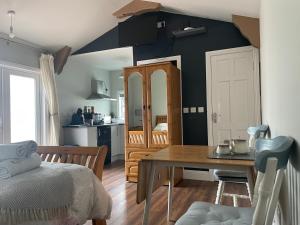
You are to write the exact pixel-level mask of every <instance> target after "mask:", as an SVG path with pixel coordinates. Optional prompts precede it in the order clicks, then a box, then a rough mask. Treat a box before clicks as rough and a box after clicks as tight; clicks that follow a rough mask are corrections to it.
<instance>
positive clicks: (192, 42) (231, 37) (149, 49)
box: [74, 12, 249, 144]
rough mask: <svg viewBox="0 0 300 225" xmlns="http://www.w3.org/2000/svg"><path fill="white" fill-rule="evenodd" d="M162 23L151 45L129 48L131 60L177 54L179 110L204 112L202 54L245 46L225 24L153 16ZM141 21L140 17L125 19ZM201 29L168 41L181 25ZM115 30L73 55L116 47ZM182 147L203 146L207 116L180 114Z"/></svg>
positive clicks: (240, 38)
mask: <svg viewBox="0 0 300 225" xmlns="http://www.w3.org/2000/svg"><path fill="white" fill-rule="evenodd" d="M157 14H158V16H159V18H160V19H161V20H164V21H166V28H165V29H164V30H162V31H160V32H159V35H158V40H157V41H156V42H155V43H153V44H148V45H141V46H133V53H134V61H135V63H136V61H139V60H145V59H153V58H161V57H167V56H174V55H181V57H182V89H183V90H182V99H183V100H182V105H183V107H192V106H196V107H199V106H203V107H205V109H206V73H205V52H206V51H213V50H220V49H226V48H234V47H241V46H247V45H249V42H248V41H247V40H246V39H245V38H244V37H243V36H242V35H241V33H240V32H239V30H238V29H237V28H236V27H235V26H234V25H233V24H232V23H228V22H222V21H216V20H210V19H203V18H198V17H190V16H185V15H177V14H172V13H165V12H159V13H157ZM132 20H141V21H142V20H143V15H141V16H136V17H132V18H130V19H128V20H127V21H126V23H130V22H131V21H132ZM187 25H189V26H192V27H198V26H205V27H206V29H207V33H205V34H201V35H197V36H191V37H186V38H182V39H172V38H171V31H173V30H179V29H182V28H183V27H184V26H187ZM118 47H119V37H118V27H115V28H113V29H112V30H110V31H109V32H107V33H106V34H104V35H103V36H101V37H99V38H98V39H96V40H95V41H93V42H91V43H90V44H88V45H86V46H85V47H83V48H82V49H80V50H78V51H77V52H75V53H74V54H81V53H87V52H93V51H101V50H106V49H112V48H118ZM183 137H184V144H207V116H206V110H205V113H195V114H183Z"/></svg>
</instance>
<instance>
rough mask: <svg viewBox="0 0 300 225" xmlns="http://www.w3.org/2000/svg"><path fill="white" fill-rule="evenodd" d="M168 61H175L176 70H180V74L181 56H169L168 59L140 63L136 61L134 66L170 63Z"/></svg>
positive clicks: (148, 60)
mask: <svg viewBox="0 0 300 225" xmlns="http://www.w3.org/2000/svg"><path fill="white" fill-rule="evenodd" d="M170 61H176V62H177V68H178V69H180V72H181V55H176V56H169V57H164V58H156V59H147V60H141V61H137V62H136V64H137V65H138V66H140V65H146V64H152V63H159V62H170Z"/></svg>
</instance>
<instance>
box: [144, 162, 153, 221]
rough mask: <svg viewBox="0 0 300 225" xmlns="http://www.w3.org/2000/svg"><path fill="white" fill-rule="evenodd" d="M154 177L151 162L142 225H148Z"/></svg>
mask: <svg viewBox="0 0 300 225" xmlns="http://www.w3.org/2000/svg"><path fill="white" fill-rule="evenodd" d="M154 176H155V165H154V163H153V162H151V164H150V176H149V183H148V188H147V194H146V200H145V208H144V217H143V225H148V220H149V212H150V206H151V197H152V192H153V185H154Z"/></svg>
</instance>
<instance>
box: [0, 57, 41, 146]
mask: <svg viewBox="0 0 300 225" xmlns="http://www.w3.org/2000/svg"><path fill="white" fill-rule="evenodd" d="M10 71H13V72H15V73H16V75H19V76H22V77H31V78H33V79H34V80H35V85H36V93H37V95H36V107H37V108H36V118H37V124H36V138H37V140H36V141H37V142H38V143H40V144H42V143H45V138H44V136H45V135H46V133H45V132H46V128H45V125H44V121H45V118H44V116H45V112H46V111H45V107H44V106H45V99H44V92H43V89H42V83H41V79H40V69H37V68H33V67H29V66H24V65H20V64H16V63H11V62H6V61H2V60H0V87H1V90H0V98H1V99H0V106H3V109H1V110H0V117H2V127H0V129H2V131H3V133H2V135H1V137H0V143H1V142H2V143H9V142H10V124H9V123H10V122H8V121H10V102H9V72H10ZM4 118H6V119H7V118H8V120H7V121H6V119H5V120H4Z"/></svg>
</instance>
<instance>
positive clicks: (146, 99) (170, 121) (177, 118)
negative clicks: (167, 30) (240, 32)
mask: <svg viewBox="0 0 300 225" xmlns="http://www.w3.org/2000/svg"><path fill="white" fill-rule="evenodd" d="M124 78H125V79H124V81H125V102H126V107H125V112H126V116H125V140H126V141H125V145H126V146H125V147H126V175H127V180H130V181H135V178H136V176H137V174H138V171H137V170H138V169H137V163H138V161H139V160H140V159H141V158H142V157H143V156H144V155H147V154H149V153H150V152H155V151H158V150H160V149H162V148H164V147H166V146H168V145H175V144H182V118H181V77H180V71H179V69H177V67H176V66H174V65H173V64H172V63H171V62H164V63H157V64H149V65H142V66H135V67H129V68H125V69H124Z"/></svg>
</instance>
